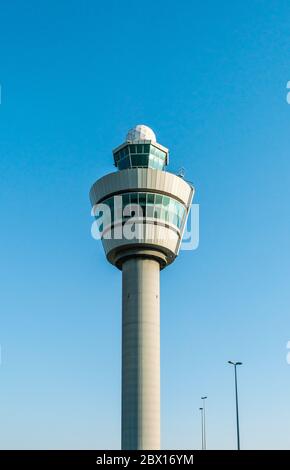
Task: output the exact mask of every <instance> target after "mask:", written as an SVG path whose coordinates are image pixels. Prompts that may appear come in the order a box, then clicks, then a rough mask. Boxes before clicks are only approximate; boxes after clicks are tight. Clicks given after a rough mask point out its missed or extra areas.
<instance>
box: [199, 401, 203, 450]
mask: <svg viewBox="0 0 290 470" xmlns="http://www.w3.org/2000/svg"><path fill="white" fill-rule="evenodd" d="M199 411H200V416H201V449H202V450H204V444H203V408H199Z"/></svg>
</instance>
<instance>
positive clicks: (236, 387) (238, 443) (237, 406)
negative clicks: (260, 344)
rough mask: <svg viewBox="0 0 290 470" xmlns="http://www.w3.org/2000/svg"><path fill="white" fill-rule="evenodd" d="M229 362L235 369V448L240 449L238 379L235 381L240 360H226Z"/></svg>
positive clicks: (240, 363)
mask: <svg viewBox="0 0 290 470" xmlns="http://www.w3.org/2000/svg"><path fill="white" fill-rule="evenodd" d="M228 363H229V364H231V365H233V366H234V369H235V393H236V417H237V449H238V450H240V423H239V402H238V381H237V366H241V365H242V362H233V361H228Z"/></svg>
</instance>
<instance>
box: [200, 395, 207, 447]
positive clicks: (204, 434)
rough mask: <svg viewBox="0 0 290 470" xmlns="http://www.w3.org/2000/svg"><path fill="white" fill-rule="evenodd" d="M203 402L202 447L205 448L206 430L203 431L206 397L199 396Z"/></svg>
mask: <svg viewBox="0 0 290 470" xmlns="http://www.w3.org/2000/svg"><path fill="white" fill-rule="evenodd" d="M201 399H202V403H203V447H204V450H206V431H205V400H206V399H207V397H201Z"/></svg>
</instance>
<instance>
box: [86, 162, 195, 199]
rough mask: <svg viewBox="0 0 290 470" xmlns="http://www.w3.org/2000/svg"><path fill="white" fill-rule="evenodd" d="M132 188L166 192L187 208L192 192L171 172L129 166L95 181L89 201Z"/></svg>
mask: <svg viewBox="0 0 290 470" xmlns="http://www.w3.org/2000/svg"><path fill="white" fill-rule="evenodd" d="M133 190H138V191H152V192H160V193H162V194H168V195H169V196H171V197H174V198H176V199H178V200H180V201H181V202H182V203H183V204H184V205H185V206H186V207H187V208H189V206H190V204H191V200H192V197H193V194H194V189H193V188H192V186H190V185H189V184H188V183H187V182H186V181H184V180H183V179H182V178H180V177H179V176H176V175H174V174H172V173H168V172H167V171H160V170H153V169H151V168H134V169H131V168H130V169H128V170H122V171H118V172H115V173H110V174H108V175H106V176H103V177H102V178H100V179H99V180H98V181H96V183H95V184H94V185H93V186H92V188H91V191H90V199H91V203H92V205H94V204H97V203H98V202H100V201H101V200H102V199H104V198H107V197H109V196H110V195H113V194H116V193H121V192H126V191H133Z"/></svg>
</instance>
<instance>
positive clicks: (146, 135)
mask: <svg viewBox="0 0 290 470" xmlns="http://www.w3.org/2000/svg"><path fill="white" fill-rule="evenodd" d="M138 140H151V142H156V135H155V134H154V132H153V131H152V129H150V127H148V126H144V125H143V124H139V125H138V126H135V127H133V129H130V130H129V132H128V134H127V136H126V141H130V142H137V141H138Z"/></svg>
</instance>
